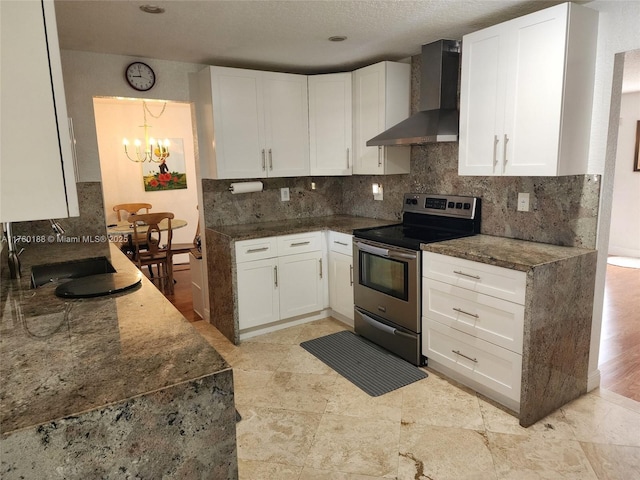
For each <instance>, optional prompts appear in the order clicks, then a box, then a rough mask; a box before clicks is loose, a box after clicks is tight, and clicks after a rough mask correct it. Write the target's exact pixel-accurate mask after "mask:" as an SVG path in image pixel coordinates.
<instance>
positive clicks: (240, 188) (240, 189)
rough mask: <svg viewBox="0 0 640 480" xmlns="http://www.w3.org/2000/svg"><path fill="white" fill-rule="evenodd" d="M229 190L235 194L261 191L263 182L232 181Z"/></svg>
mask: <svg viewBox="0 0 640 480" xmlns="http://www.w3.org/2000/svg"><path fill="white" fill-rule="evenodd" d="M229 191H230V192H231V193H233V194H234V195H235V194H236V193H249V192H261V191H262V182H239V183H232V184H231V186H230V187H229Z"/></svg>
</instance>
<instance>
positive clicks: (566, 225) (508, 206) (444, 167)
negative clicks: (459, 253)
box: [203, 143, 600, 248]
mask: <svg viewBox="0 0 640 480" xmlns="http://www.w3.org/2000/svg"><path fill="white" fill-rule="evenodd" d="M457 162H458V144H457V143H441V144H433V145H427V146H422V147H413V151H412V157H411V174H409V175H389V176H373V175H354V176H352V177H298V178H276V179H264V180H263V183H264V191H262V192H257V193H247V194H241V195H232V194H231V193H230V192H229V191H228V188H229V184H230V183H231V180H204V181H203V187H204V188H203V189H204V201H205V221H206V225H207V227H209V228H211V227H215V226H220V225H233V224H245V223H256V222H266V221H274V220H287V219H298V218H308V217H318V216H326V215H339V214H345V215H355V216H362V217H370V218H380V219H385V220H399V219H400V218H401V213H402V195H403V194H404V193H406V192H428V193H437V194H459V195H473V196H478V197H480V198H482V221H481V229H482V233H484V234H486V235H495V236H499V237H507V238H516V239H521V240H530V241H534V242H541V243H550V244H554V245H564V246H574V247H583V248H595V240H596V227H597V219H598V203H599V198H600V176H599V175H574V176H565V177H460V176H458V164H457ZM311 182H315V183H316V190H311ZM373 182H379V183H381V184H382V186H383V188H384V200H383V201H381V202H379V201H374V200H373V195H372V194H371V184H372V183H373ZM281 187H289V189H290V195H291V200H289V201H288V202H282V201H280V188H281ZM518 192H529V193H530V194H531V211H529V212H518V211H517V210H516V204H517V198H518Z"/></svg>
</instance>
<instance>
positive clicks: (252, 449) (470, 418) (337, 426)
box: [194, 318, 640, 480]
mask: <svg viewBox="0 0 640 480" xmlns="http://www.w3.org/2000/svg"><path fill="white" fill-rule="evenodd" d="M194 327H196V328H197V329H198V331H199V332H200V333H201V334H202V335H203V336H204V337H205V338H206V339H207V340H208V341H209V342H210V343H211V344H212V345H213V346H214V347H215V348H216V349H217V350H218V351H219V352H220V353H221V354H222V355H223V356H224V357H225V358H226V359H227V361H228V362H229V363H230V364H231V365H232V367H233V371H234V382H235V401H236V406H237V409H238V411H239V412H240V414H241V415H242V421H240V422H239V423H238V424H237V442H238V463H239V475H240V480H262V479H265V480H278V479H282V480H292V479H300V480H319V479H327V480H374V479H383V478H384V479H398V480H447V479H451V480H463V479H478V480H490V479H496V480H497V479H499V480H503V479H513V480H521V479H548V480H558V479H575V480H588V479H600V480H604V479H607V480H632V479H640V403H638V402H635V401H633V400H629V399H627V398H624V397H621V396H619V395H617V394H614V393H611V392H608V391H606V390H596V391H594V392H591V393H588V394H586V395H584V396H583V397H581V398H579V399H577V400H575V401H574V402H572V403H570V404H568V405H566V406H565V407H563V408H561V409H560V410H558V411H556V412H555V413H553V414H551V415H549V416H548V417H547V418H545V419H543V420H541V421H540V422H538V423H536V424H535V425H533V426H531V427H529V428H526V429H525V428H522V427H520V426H519V425H518V422H517V420H516V418H515V417H513V416H511V415H509V414H508V413H506V412H504V411H503V410H501V409H500V408H498V407H496V406H495V405H494V404H492V403H491V402H489V401H487V400H486V399H484V398H483V397H480V396H479V395H477V394H475V393H474V392H473V391H471V390H469V389H467V388H465V387H463V386H461V385H459V384H455V383H453V382H451V381H449V380H447V379H446V378H444V377H441V376H440V375H438V374H437V373H435V372H433V371H431V370H429V369H427V371H428V373H429V377H428V378H426V379H424V380H421V381H419V382H416V383H413V384H411V385H408V386H406V387H403V388H401V389H399V390H395V391H393V392H391V393H388V394H386V395H383V396H380V397H375V398H374V397H370V396H368V395H367V394H365V393H364V392H362V391H361V390H359V389H358V388H357V387H355V386H354V385H352V384H351V383H350V382H348V381H347V380H345V379H343V378H342V377H341V376H340V375H338V374H337V373H335V372H334V371H333V370H331V369H330V368H328V367H327V366H325V365H324V364H323V363H322V362H320V361H319V360H317V359H316V358H315V357H313V356H312V355H311V354H309V353H308V352H306V351H305V350H304V349H302V348H301V347H300V346H299V344H300V342H302V341H305V340H309V339H312V338H317V337H320V336H323V335H327V334H329V333H333V332H336V331H339V330H343V329H345V328H348V327H346V326H345V325H344V324H343V323H341V322H339V321H337V320H334V319H331V318H329V319H324V320H319V321H315V322H312V323H308V324H305V325H299V326H295V327H290V328H287V329H284V330H281V331H279V332H275V333H270V334H267V335H263V336H259V337H255V338H252V339H250V340H247V341H245V342H243V343H242V344H241V345H239V346H234V345H233V344H231V343H230V342H229V341H227V340H226V339H225V338H224V337H223V336H222V335H221V334H220V333H219V332H218V331H217V330H216V329H215V328H214V327H212V326H211V325H209V324H208V323H206V322H196V323H194Z"/></svg>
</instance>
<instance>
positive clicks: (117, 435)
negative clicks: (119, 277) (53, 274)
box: [0, 242, 237, 479]
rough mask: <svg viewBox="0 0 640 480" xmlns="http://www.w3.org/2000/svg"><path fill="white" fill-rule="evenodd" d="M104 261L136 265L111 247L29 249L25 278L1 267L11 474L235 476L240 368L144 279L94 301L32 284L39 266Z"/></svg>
mask: <svg viewBox="0 0 640 480" xmlns="http://www.w3.org/2000/svg"><path fill="white" fill-rule="evenodd" d="M99 256H105V257H107V258H108V259H109V260H110V261H111V263H112V264H113V266H114V268H115V269H116V271H118V272H136V271H137V269H136V267H135V266H134V265H133V264H132V263H131V262H130V261H129V260H128V259H127V258H126V257H125V256H124V255H123V254H122V253H121V252H120V251H119V249H118V248H117V247H116V246H115V245H113V244H111V243H106V242H101V243H48V244H41V245H38V244H31V245H29V246H27V247H26V249H25V252H24V254H23V255H22V256H21V260H22V274H23V276H22V278H20V279H18V280H9V278H8V269H7V268H5V266H4V265H3V269H2V287H1V294H2V297H1V298H2V312H3V313H2V337H1V339H0V355H1V357H0V358H1V362H2V363H1V365H0V369H1V375H0V379H1V382H2V388H1V392H0V414H1V427H2V436H1V440H2V465H1V468H0V472H1V473H2V477H3V478H7V479H9V478H44V477H46V476H47V475H49V474H52V472H57V474H58V475H60V476H61V478H98V477H101V478H103V477H104V478H106V477H109V478H115V477H116V476H118V475H125V472H126V474H127V475H130V476H135V475H136V474H139V475H141V477H140V478H162V477H163V476H166V475H171V476H174V478H196V477H197V478H201V477H200V476H197V475H201V474H203V472H205V473H206V474H205V476H208V475H213V477H215V478H236V475H237V461H236V446H235V408H234V402H233V378H232V371H231V368H230V367H229V365H228V364H227V363H226V361H225V360H224V359H223V358H222V357H221V356H220V355H219V354H218V352H216V351H215V350H214V349H213V348H212V347H211V346H210V345H209V344H208V343H207V342H206V341H205V340H204V339H203V338H202V337H201V336H200V335H199V334H198V333H197V331H196V330H195V329H194V328H193V327H192V326H191V325H190V324H189V322H188V321H187V320H186V319H185V318H184V317H183V316H182V315H181V314H180V313H179V312H178V311H177V310H176V309H175V308H174V307H173V305H171V304H170V303H169V301H168V300H166V298H165V297H164V296H163V295H162V294H161V293H160V292H159V291H158V290H157V289H156V288H155V287H154V286H153V285H152V284H151V283H150V282H149V281H148V280H147V279H146V278H145V277H144V276H143V278H142V283H141V285H140V286H139V287H137V288H135V289H133V290H130V291H128V292H124V293H120V294H116V295H110V296H103V297H96V298H89V299H73V300H71V299H62V298H58V297H56V296H55V294H54V290H55V287H56V285H55V284H51V285H45V286H42V287H40V288H37V289H32V288H31V286H30V278H29V275H30V270H31V266H33V265H38V264H45V263H57V262H63V261H68V260H74V259H80V258H92V257H99ZM213 472H217V474H213ZM196 474H197V475H196ZM5 475H6V476H5ZM20 475H23V477H20ZM218 475H219V476H218Z"/></svg>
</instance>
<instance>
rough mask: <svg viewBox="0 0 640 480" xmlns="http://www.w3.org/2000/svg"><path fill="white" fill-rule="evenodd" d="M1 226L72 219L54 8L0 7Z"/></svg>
mask: <svg viewBox="0 0 640 480" xmlns="http://www.w3.org/2000/svg"><path fill="white" fill-rule="evenodd" d="M0 18H1V22H2V23H1V27H0V32H1V43H2V67H1V69H0V70H1V72H2V77H1V80H0V83H1V84H2V89H1V99H0V105H1V106H2V107H1V108H2V109H1V111H0V116H1V117H2V120H3V122H2V142H1V147H0V149H1V150H0V151H1V155H0V158H1V162H2V163H1V166H0V170H1V174H0V177H1V179H0V183H1V188H0V192H1V193H0V195H1V197H0V198H1V201H0V220H1V221H2V222H14V221H22V220H42V219H49V218H63V217H69V216H77V215H78V214H79V211H78V199H77V193H76V184H75V176H74V166H73V158H72V148H71V137H70V135H69V127H68V124H67V109H66V104H65V95H64V86H63V81H62V68H61V61H60V50H59V47H58V35H57V29H56V19H55V11H54V4H53V1H45V2H37V1H29V2H26V1H25V2H0Z"/></svg>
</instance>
